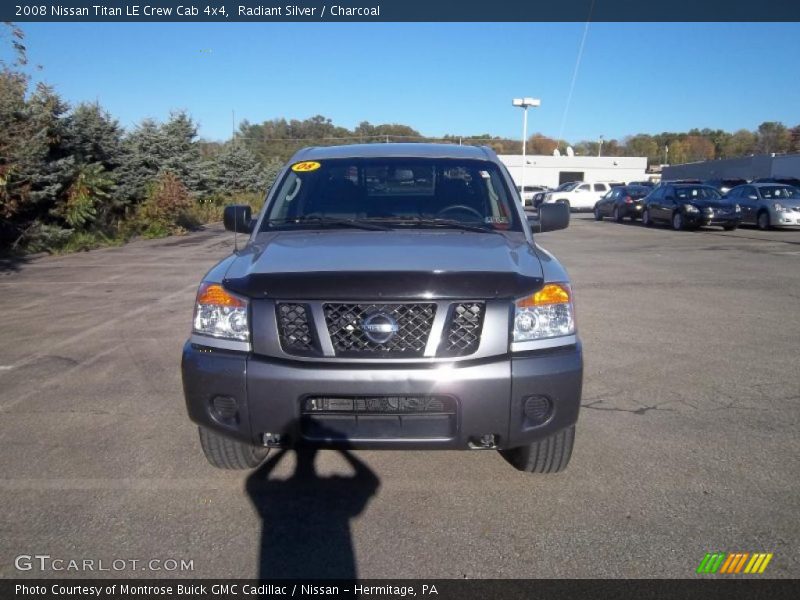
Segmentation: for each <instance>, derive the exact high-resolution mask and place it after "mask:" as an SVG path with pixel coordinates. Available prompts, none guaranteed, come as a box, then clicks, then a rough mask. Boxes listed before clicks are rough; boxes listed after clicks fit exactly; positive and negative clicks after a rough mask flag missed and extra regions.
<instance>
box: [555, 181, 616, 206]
mask: <svg viewBox="0 0 800 600" xmlns="http://www.w3.org/2000/svg"><path fill="white" fill-rule="evenodd" d="M624 185H625V184H624V183H618V182H609V181H594V182H591V181H576V182H574V183H570V184H568V185H567V186H566V187H565V188H564V189H560V188H559V189H556V190H555V191H553V192H548V193H547V194H546V195H545V197H544V203H545V204H564V205H566V206H567V207H568V208H569V209H570V210H574V211H584V210H585V211H590V210H593V209H594V205H595V204H596V203H597V201H598V200H600V198H602V197H603V196H605V195H606V194H607V193H608V192H609V191H610V190H611V188H615V187H620V186H624Z"/></svg>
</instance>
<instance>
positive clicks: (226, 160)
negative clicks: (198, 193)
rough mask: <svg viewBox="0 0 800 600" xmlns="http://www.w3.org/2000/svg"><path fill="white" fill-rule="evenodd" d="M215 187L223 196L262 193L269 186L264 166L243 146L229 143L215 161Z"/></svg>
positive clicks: (237, 143)
mask: <svg viewBox="0 0 800 600" xmlns="http://www.w3.org/2000/svg"><path fill="white" fill-rule="evenodd" d="M213 185H214V189H215V191H217V192H220V193H223V194H235V193H239V192H261V191H263V190H264V189H265V187H266V185H267V181H266V172H265V168H264V165H263V164H262V163H261V161H259V160H258V158H257V157H256V156H255V154H253V153H252V152H251V151H250V150H248V148H247V147H246V146H244V145H243V144H241V143H239V142H231V143H228V144H226V145H225V146H224V147H223V148H222V150H221V151H220V153H219V154H218V155H217V156H216V159H215V160H214V183H213Z"/></svg>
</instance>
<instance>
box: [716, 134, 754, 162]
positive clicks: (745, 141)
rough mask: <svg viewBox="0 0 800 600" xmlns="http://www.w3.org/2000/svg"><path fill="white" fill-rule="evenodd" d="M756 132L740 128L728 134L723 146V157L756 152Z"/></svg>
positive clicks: (747, 154) (734, 156)
mask: <svg viewBox="0 0 800 600" xmlns="http://www.w3.org/2000/svg"><path fill="white" fill-rule="evenodd" d="M756 142H757V138H756V134H755V133H753V132H752V131H748V130H747V129H740V130H738V131H737V132H735V133H733V134H731V135H729V136H728V138H727V139H726V140H725V141H724V143H723V146H722V156H721V157H722V158H736V157H738V156H749V155H750V154H754V153H755V152H756Z"/></svg>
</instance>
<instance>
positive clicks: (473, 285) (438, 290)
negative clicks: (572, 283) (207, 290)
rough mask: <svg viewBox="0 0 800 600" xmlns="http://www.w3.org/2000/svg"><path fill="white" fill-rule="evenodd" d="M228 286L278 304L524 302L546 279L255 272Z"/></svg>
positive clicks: (453, 274)
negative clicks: (321, 301)
mask: <svg viewBox="0 0 800 600" xmlns="http://www.w3.org/2000/svg"><path fill="white" fill-rule="evenodd" d="M222 284H223V285H224V286H225V288H227V289H228V290H230V291H231V292H233V293H235V294H240V295H242V296H247V297H249V298H271V299H278V300H412V299H413V300H428V299H430V300H456V299H467V298H469V299H473V298H474V299H487V300H488V299H492V298H510V299H513V298H521V297H523V296H525V295H528V294H532V293H534V292H535V291H537V290H539V289H540V288H541V287H542V284H543V280H542V278H541V277H527V276H524V275H521V274H519V273H508V272H505V273H503V272H484V271H458V272H440V273H432V272H420V271H335V272H331V271H316V272H304V273H253V274H250V275H247V276H245V277H240V278H235V279H224V280H223V282H222Z"/></svg>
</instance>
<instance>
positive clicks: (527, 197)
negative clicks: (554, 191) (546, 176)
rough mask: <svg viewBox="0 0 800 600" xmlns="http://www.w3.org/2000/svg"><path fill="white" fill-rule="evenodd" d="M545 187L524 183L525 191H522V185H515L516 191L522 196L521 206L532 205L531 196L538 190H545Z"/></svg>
mask: <svg viewBox="0 0 800 600" xmlns="http://www.w3.org/2000/svg"><path fill="white" fill-rule="evenodd" d="M547 189H548V188H547V187H546V186H543V185H526V186H525V191H524V192H523V191H522V186H519V185H518V186H517V192H518V193H519V195H520V197H521V198H522V206H533V197H534V196H535V195H536V194H537V193H538V192H545V191H547Z"/></svg>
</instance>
